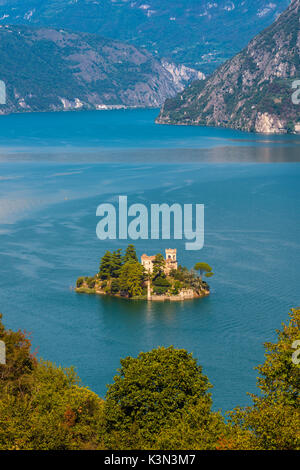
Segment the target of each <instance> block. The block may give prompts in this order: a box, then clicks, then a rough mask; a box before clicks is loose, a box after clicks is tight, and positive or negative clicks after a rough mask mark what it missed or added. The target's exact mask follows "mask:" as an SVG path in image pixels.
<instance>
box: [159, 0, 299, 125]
mask: <svg viewBox="0 0 300 470" xmlns="http://www.w3.org/2000/svg"><path fill="white" fill-rule="evenodd" d="M299 21H300V1H299V0H292V2H291V4H290V6H289V7H288V9H287V10H286V11H285V12H283V13H282V14H281V15H280V17H279V18H278V19H277V20H276V21H275V22H274V23H273V24H272V25H271V26H270V27H269V28H267V29H266V30H264V31H263V32H262V33H260V34H259V35H258V36H256V37H255V38H254V39H253V40H252V41H251V42H250V43H249V45H248V46H247V47H246V48H245V49H244V50H243V51H242V52H240V53H239V54H237V55H236V56H235V57H234V58H233V59H231V60H229V61H227V62H226V63H225V64H224V65H223V66H221V67H220V68H219V69H218V70H217V71H216V72H215V73H214V74H213V75H212V76H211V77H210V78H208V79H207V80H206V81H205V82H195V83H193V84H192V85H191V86H190V87H188V88H187V89H186V90H184V91H183V93H181V94H179V95H177V96H176V97H175V98H174V99H170V100H167V101H166V103H165V104H164V106H163V108H162V110H161V113H160V116H159V117H158V119H157V122H158V123H162V124H170V123H172V124H194V125H208V126H222V127H231V128H235V129H241V130H245V131H256V132H264V133H287V132H292V133H298V132H299V127H300V124H299V123H300V104H296V103H293V101H292V94H293V92H294V91H295V90H293V88H292V86H293V82H294V81H295V80H297V79H300V23H299Z"/></svg>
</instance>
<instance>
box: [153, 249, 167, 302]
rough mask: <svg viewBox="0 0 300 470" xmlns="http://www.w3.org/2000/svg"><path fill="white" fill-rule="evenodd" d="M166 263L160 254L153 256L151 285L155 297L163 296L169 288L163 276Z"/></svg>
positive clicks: (164, 275)
mask: <svg viewBox="0 0 300 470" xmlns="http://www.w3.org/2000/svg"><path fill="white" fill-rule="evenodd" d="M165 266H166V261H165V258H164V257H163V255H162V254H161V253H158V254H157V255H156V256H155V259H154V261H153V273H152V285H153V292H154V293H155V294H157V295H163V294H165V293H166V292H167V291H168V289H169V288H170V287H171V284H170V282H169V281H168V279H167V276H166V274H165V271H164V270H165Z"/></svg>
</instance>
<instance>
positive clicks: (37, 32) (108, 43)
mask: <svg viewBox="0 0 300 470" xmlns="http://www.w3.org/2000/svg"><path fill="white" fill-rule="evenodd" d="M0 58H1V74H0V80H2V81H4V82H5V84H6V89H7V102H6V105H0V113H2V114H5V113H10V112H26V111H27V112H29V111H58V110H73V109H75V110H79V109H106V108H120V107H159V106H160V105H161V104H162V103H163V102H164V101H165V99H166V98H168V97H171V96H174V95H175V94H176V93H177V92H178V91H181V90H183V88H184V86H185V85H187V83H190V82H191V81H192V80H195V79H198V78H202V74H201V73H200V72H198V71H196V70H193V69H190V68H187V67H181V66H177V65H175V64H173V63H170V62H167V61H165V60H164V61H160V60H157V59H155V58H153V57H152V56H151V54H149V53H148V52H146V51H143V50H139V49H137V48H136V47H134V46H131V45H128V44H123V43H121V42H119V41H113V40H109V39H104V38H102V37H99V36H97V35H93V34H85V33H73V32H68V31H64V30H57V29H48V28H38V29H35V28H32V27H30V28H29V27H26V26H8V25H4V26H0Z"/></svg>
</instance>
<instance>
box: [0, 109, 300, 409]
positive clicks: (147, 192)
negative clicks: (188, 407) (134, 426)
mask: <svg viewBox="0 0 300 470" xmlns="http://www.w3.org/2000/svg"><path fill="white" fill-rule="evenodd" d="M65 115H67V114H65ZM65 115H64V116H65ZM69 115H70V114H69ZM70 116H71V115H70ZM76 116H77V114H76ZM30 118H32V117H31V116H30ZM180 129H181V128H180ZM178 132H181V131H180V130H179V131H178ZM137 138H138V137H137ZM297 151H298V148H297ZM283 152H285V154H286V157H287V160H288V150H284V151H283ZM120 153H121V154H122V152H121V151H120ZM42 156H43V155H42V152H41V158H42ZM143 156H145V153H144V154H143ZM183 156H184V154H183ZM57 160H58V157H57ZM75 160H76V159H75ZM299 182H300V165H298V164H297V163H281V164H277V163H269V164H253V163H251V164H245V163H244V164H233V163H232V164H222V163H217V164H214V163H211V164H202V163H189V164H186V163H185V162H184V160H183V161H181V162H180V161H179V162H177V163H174V162H173V163H169V162H165V161H164V160H163V159H161V162H160V163H153V162H152V161H151V160H150V158H147V159H146V161H144V163H132V162H130V161H127V163H115V161H114V159H112V162H111V163H99V162H98V163H95V162H93V161H86V162H83V161H81V162H76V161H69V162H67V161H64V162H59V161H49V160H48V159H42V163H41V161H40V160H39V158H36V157H35V158H32V160H31V161H29V160H28V159H25V160H24V161H22V160H20V161H18V162H17V161H15V160H14V161H11V162H10V161H9V159H8V160H5V161H3V162H2V163H1V166H0V221H1V223H0V286H1V289H0V311H2V313H3V314H4V323H5V325H6V326H7V327H9V328H13V329H18V328H21V329H25V330H26V331H29V332H31V333H32V341H33V345H34V348H38V355H39V356H41V357H43V358H44V359H48V360H51V361H54V362H55V363H57V364H60V365H62V366H70V365H74V366H75V367H76V368H77V371H78V374H79V375H80V377H81V378H82V381H83V383H84V384H85V385H88V386H89V387H90V388H91V389H92V390H94V391H95V392H97V393H99V394H100V395H101V396H104V394H105V391H106V385H107V384H108V383H111V382H112V380H113V376H114V374H115V371H116V369H117V368H118V366H119V360H120V358H122V357H126V356H128V355H137V354H138V353H139V352H140V351H148V350H150V349H151V348H154V347H157V346H169V345H174V346H176V347H179V348H186V349H187V350H188V351H190V352H192V353H193V354H194V356H195V357H196V358H197V359H198V361H199V363H200V364H201V365H202V366H203V369H204V372H205V373H206V374H207V375H208V377H209V379H210V381H211V382H212V384H213V386H214V388H213V392H212V393H213V400H214V408H215V409H219V408H222V409H223V410H228V409H232V408H233V407H234V406H236V405H245V404H247V403H249V402H250V399H249V397H248V396H247V395H246V393H247V392H255V391H256V376H257V372H256V371H255V370H254V369H253V368H254V367H255V366H256V365H258V364H259V363H261V362H262V361H263V360H264V349H263V342H265V341H270V340H271V341H272V340H274V339H275V338H276V334H275V329H276V328H280V327H281V322H282V321H285V320H287V316H288V311H289V309H290V308H291V307H296V306H299V305H300V299H299V294H300V292H299V274H300V268H299V266H300V221H299V220H300V219H299V215H300V214H299V212H300V184H299ZM118 195H128V202H129V204H131V203H143V204H145V205H146V206H147V207H148V208H149V210H150V204H152V203H168V204H171V203H174V202H178V203H180V204H182V205H183V204H188V203H190V204H196V203H198V204H204V205H205V245H204V248H203V249H202V250H201V251H187V250H186V249H185V240H161V239H159V240H151V239H149V240H137V241H135V242H134V243H135V245H136V248H137V252H138V255H139V256H140V255H141V254H142V253H148V254H155V253H157V252H159V251H160V252H162V251H163V250H164V249H165V248H177V250H178V260H179V262H180V263H181V264H183V265H186V266H187V267H188V268H191V267H192V266H193V265H194V264H195V262H197V261H206V262H208V263H209V264H210V265H211V266H212V267H213V269H214V272H215V276H214V277H213V278H212V279H211V280H210V285H211V295H210V296H209V297H207V298H205V299H199V300H191V301H186V302H184V303H175V302H174V303H147V302H142V301H134V302H130V301H125V300H120V299H115V298H107V297H100V296H88V295H80V294H76V293H75V292H74V291H72V287H73V286H74V285H75V281H76V279H77V277H78V276H80V275H90V274H94V273H96V272H97V270H98V267H99V261H100V258H101V256H102V255H103V254H104V252H105V250H107V249H108V250H114V249H116V248H119V247H121V248H123V249H124V248H125V247H126V245H127V243H130V242H131V240H129V241H126V240H107V241H100V240H99V239H98V238H97V237H96V225H97V222H98V220H99V219H98V218H97V217H96V208H97V206H98V205H99V204H101V203H103V202H112V203H114V204H115V205H116V207H117V196H118Z"/></svg>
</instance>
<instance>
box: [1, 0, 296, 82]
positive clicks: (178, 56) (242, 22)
mask: <svg viewBox="0 0 300 470" xmlns="http://www.w3.org/2000/svg"><path fill="white" fill-rule="evenodd" d="M288 4H289V0H277V1H276V2H274V1H270V0H218V1H217V2H212V1H208V0H176V1H170V0H2V1H0V24H16V23H19V24H27V25H39V26H41V25H43V26H47V27H54V28H64V29H69V30H73V31H82V32H89V33H97V34H101V35H103V36H105V37H110V38H113V39H118V40H121V41H123V42H129V43H132V44H134V45H136V46H137V47H139V48H141V47H142V48H145V49H146V50H148V51H150V52H151V53H152V54H153V55H157V56H158V57H161V58H163V57H165V58H167V59H168V60H171V61H175V62H177V63H182V64H185V65H187V66H189V67H192V68H197V69H198V70H201V71H203V72H204V73H206V74H208V73H211V72H212V71H213V70H215V69H216V67H217V66H219V65H220V64H222V63H223V62H224V61H225V60H227V59H228V58H230V57H232V56H233V55H234V54H236V53H237V52H238V51H240V50H241V49H242V48H243V47H245V46H246V44H247V43H248V42H249V40H250V39H251V38H252V37H254V36H255V34H257V33H258V32H260V31H261V30H263V29H264V28H265V27H267V26H269V25H270V24H271V23H272V22H273V21H274V20H275V19H276V18H277V16H278V15H279V13H281V12H282V11H283V10H284V9H285V8H286V7H287V6H288Z"/></svg>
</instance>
